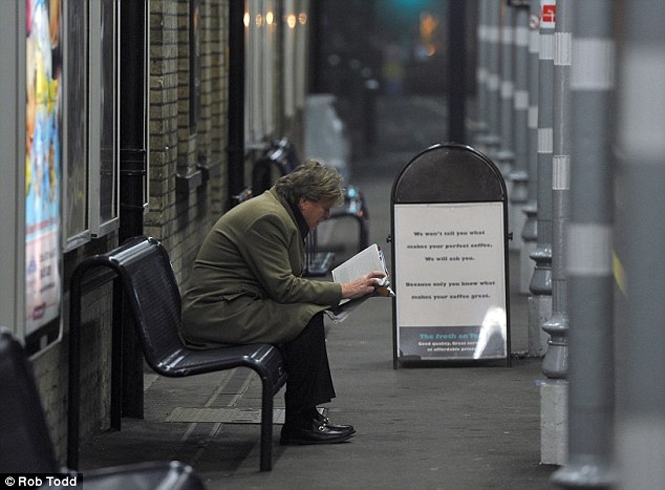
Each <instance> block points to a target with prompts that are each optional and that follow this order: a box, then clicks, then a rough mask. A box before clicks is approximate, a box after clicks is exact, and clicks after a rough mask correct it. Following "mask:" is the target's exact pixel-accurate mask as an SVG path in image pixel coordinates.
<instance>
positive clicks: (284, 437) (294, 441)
mask: <svg viewBox="0 0 665 490" xmlns="http://www.w3.org/2000/svg"><path fill="white" fill-rule="evenodd" d="M352 435H353V432H350V431H339V430H333V429H331V428H330V427H328V426H327V425H325V424H320V423H319V422H318V421H316V420H312V421H311V422H310V423H308V424H305V426H304V427H300V426H295V425H294V426H290V425H287V424H284V425H283V426H282V433H281V437H280V439H279V443H280V444H282V445H290V446H292V445H310V444H337V443H339V442H345V441H347V440H349V438H350V437H351V436H352Z"/></svg>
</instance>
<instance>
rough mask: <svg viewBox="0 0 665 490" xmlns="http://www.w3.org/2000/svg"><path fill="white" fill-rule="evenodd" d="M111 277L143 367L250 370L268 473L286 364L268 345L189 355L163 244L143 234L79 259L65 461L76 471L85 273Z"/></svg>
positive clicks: (114, 406) (116, 381) (117, 331)
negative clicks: (107, 272)
mask: <svg viewBox="0 0 665 490" xmlns="http://www.w3.org/2000/svg"><path fill="white" fill-rule="evenodd" d="M100 267H102V268H109V269H111V270H112V271H113V272H114V273H115V275H116V277H115V279H114V283H115V284H116V286H117V287H115V288H114V295H115V294H118V293H119V292H123V293H124V294H123V295H122V296H123V297H124V299H125V301H126V304H127V308H126V309H127V310H128V311H129V312H131V317H132V320H133V322H134V325H135V327H136V329H137V331H138V337H139V340H140V342H141V346H142V348H143V353H144V355H145V358H146V361H147V362H148V365H149V366H150V367H151V368H152V369H153V370H154V371H155V372H156V373H157V374H160V375H162V376H168V377H185V376H193V375H196V374H203V373H209V372H215V371H222V370H226V369H233V368H236V367H248V368H250V369H252V370H254V371H255V372H256V373H257V374H258V375H259V377H260V378H261V382H262V401H261V456H260V458H261V460H260V469H261V471H270V470H271V469H272V429H273V397H274V396H275V395H276V394H277V392H278V391H279V390H280V388H281V387H282V386H283V385H284V384H285V383H286V370H285V367H284V359H283V357H282V354H281V353H280V351H279V349H278V348H277V347H275V346H273V345H270V344H249V345H238V346H228V347H217V348H213V349H201V350H197V349H190V348H188V347H186V346H185V345H184V344H183V343H182V341H181V340H180V337H179V336H178V332H177V330H178V325H179V322H180V301H181V299H180V291H179V289H178V285H177V283H176V280H175V275H174V273H173V268H172V266H171V262H170V260H169V257H168V253H167V252H166V250H165V249H164V247H163V246H162V245H161V243H160V242H159V241H158V240H157V239H155V238H151V237H146V236H140V237H134V238H132V239H130V240H128V241H127V242H126V243H125V244H123V245H122V246H120V247H118V248H116V249H114V250H112V251H110V252H108V253H106V254H102V255H95V256H92V257H89V258H87V259H84V260H83V261H82V262H81V263H80V264H79V265H78V266H77V267H76V269H75V270H74V273H73V275H72V278H71V281H70V294H71V301H70V332H69V355H70V361H69V418H68V441H67V443H68V446H67V462H68V465H69V467H70V468H74V469H76V468H77V467H78V458H79V417H80V399H81V393H80V363H81V354H80V351H81V299H82V298H81V296H82V283H83V279H84V277H85V275H86V274H87V273H88V272H89V271H91V270H93V269H98V268H100ZM117 323H118V322H115V321H114V326H113V332H112V336H113V340H112V342H113V346H114V347H113V349H112V368H111V371H112V372H111V427H112V428H114V429H117V430H120V425H121V423H120V419H121V415H122V414H121V407H122V403H121V397H122V395H121V393H122V386H121V385H122V359H121V349H120V348H119V347H118V346H121V345H122V340H121V339H122V328H121V325H120V326H119V325H117Z"/></svg>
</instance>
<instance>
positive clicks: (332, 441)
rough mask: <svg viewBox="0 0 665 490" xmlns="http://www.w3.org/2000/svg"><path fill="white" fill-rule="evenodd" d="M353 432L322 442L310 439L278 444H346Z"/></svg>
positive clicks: (282, 440)
mask: <svg viewBox="0 0 665 490" xmlns="http://www.w3.org/2000/svg"><path fill="white" fill-rule="evenodd" d="M353 434H354V433H353V432H351V433H349V434H345V435H343V436H340V437H337V438H335V439H328V440H322V441H316V440H312V439H297V438H294V439H280V441H279V443H280V444H281V445H282V446H316V445H321V444H339V443H341V442H346V441H348V440H349V439H351V437H352V436H353Z"/></svg>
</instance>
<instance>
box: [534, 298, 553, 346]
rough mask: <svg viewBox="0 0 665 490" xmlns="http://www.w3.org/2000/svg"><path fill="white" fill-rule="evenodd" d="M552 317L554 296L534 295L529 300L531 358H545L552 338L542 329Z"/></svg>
mask: <svg viewBox="0 0 665 490" xmlns="http://www.w3.org/2000/svg"><path fill="white" fill-rule="evenodd" d="M550 316H552V296H548V295H540V294H539V295H534V296H531V297H530V298H529V331H528V338H529V352H528V354H529V356H530V357H543V356H544V355H545V353H546V352H547V347H548V344H547V341H548V340H549V338H550V336H549V335H548V334H547V332H545V331H544V330H543V329H542V328H541V327H542V325H543V323H545V322H546V321H547V320H549V318H550Z"/></svg>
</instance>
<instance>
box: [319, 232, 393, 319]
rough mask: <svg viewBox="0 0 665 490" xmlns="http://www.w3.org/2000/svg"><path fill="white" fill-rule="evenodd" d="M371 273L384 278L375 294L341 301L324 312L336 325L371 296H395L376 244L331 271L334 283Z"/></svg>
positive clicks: (380, 252) (383, 259) (384, 263)
mask: <svg viewBox="0 0 665 490" xmlns="http://www.w3.org/2000/svg"><path fill="white" fill-rule="evenodd" d="M373 271H383V272H385V274H386V276H385V277H384V278H383V279H382V280H381V282H380V283H379V284H378V285H377V287H376V288H375V294H368V295H366V296H363V297H361V298H357V299H343V300H342V301H340V303H339V305H338V306H336V307H335V308H332V309H329V310H327V311H326V313H327V314H328V316H329V317H330V318H331V319H332V320H333V321H334V322H336V323H339V322H342V321H344V320H346V318H347V317H348V316H349V313H350V312H351V311H352V310H353V309H355V308H356V307H357V306H358V305H359V304H361V303H362V302H363V301H365V300H366V299H367V298H370V297H372V296H386V297H389V296H395V293H394V292H393V291H392V289H391V288H390V280H389V276H388V268H387V267H386V261H385V258H384V256H383V252H382V251H381V249H380V248H379V246H378V245H377V244H376V243H373V244H372V245H370V246H369V247H367V248H366V249H365V250H362V251H361V252H358V253H357V254H356V255H354V256H353V257H351V258H350V259H348V260H347V261H346V262H343V263H342V264H340V265H338V266H337V267H335V268H334V269H333V270H332V279H333V281H335V282H339V283H342V282H349V281H352V280H353V279H356V278H357V277H360V276H364V275H365V274H369V273H370V272H373Z"/></svg>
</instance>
